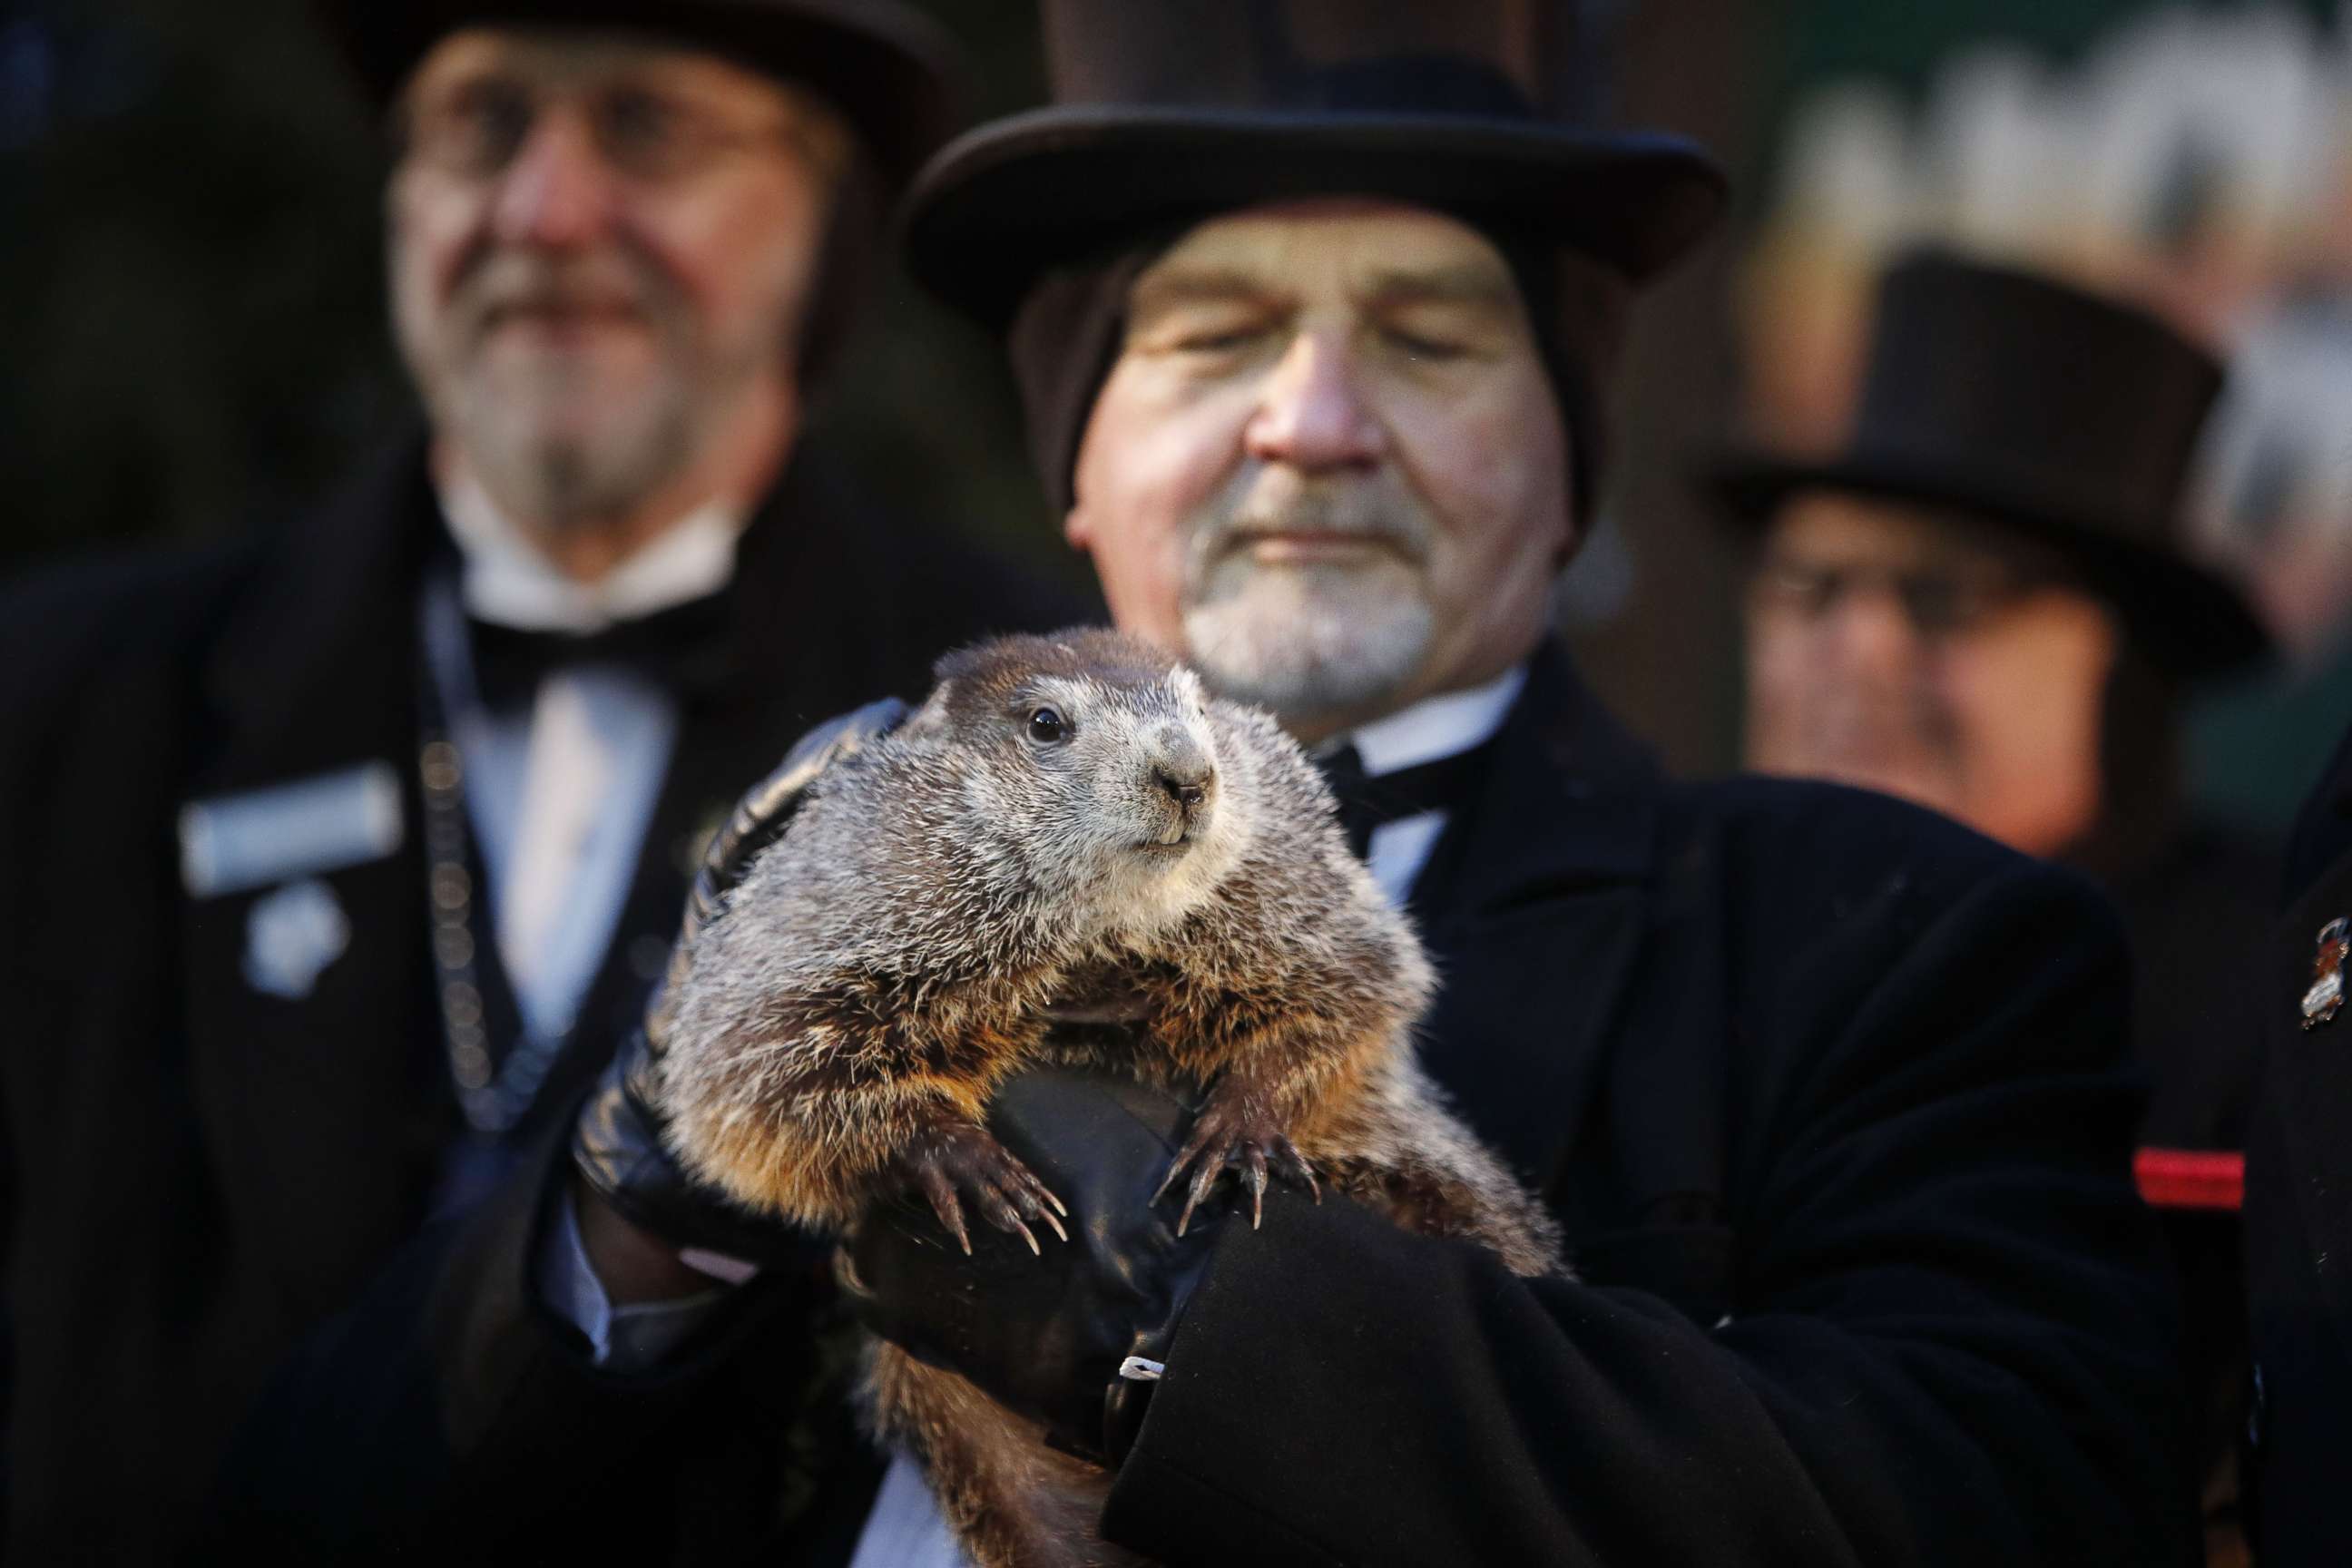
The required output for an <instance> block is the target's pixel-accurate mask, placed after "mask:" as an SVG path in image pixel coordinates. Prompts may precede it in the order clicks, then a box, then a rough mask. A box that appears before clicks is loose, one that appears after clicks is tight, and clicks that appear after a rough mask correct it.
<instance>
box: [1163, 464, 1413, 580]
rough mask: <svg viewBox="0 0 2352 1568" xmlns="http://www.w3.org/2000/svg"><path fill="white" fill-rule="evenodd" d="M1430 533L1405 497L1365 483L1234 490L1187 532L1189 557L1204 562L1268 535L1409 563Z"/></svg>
mask: <svg viewBox="0 0 2352 1568" xmlns="http://www.w3.org/2000/svg"><path fill="white" fill-rule="evenodd" d="M1433 532H1434V529H1433V526H1432V524H1431V523H1430V521H1429V520H1428V518H1427V517H1426V516H1425V515H1424V514H1423V511H1422V509H1421V508H1420V507H1419V506H1418V505H1417V504H1416V503H1415V501H1414V500H1413V499H1412V497H1411V496H1410V495H1406V494H1402V493H1400V491H1399V489H1398V488H1397V487H1396V486H1395V484H1394V483H1393V482H1382V481H1381V480H1378V479H1311V480H1306V481H1299V482H1294V483H1288V484H1278V485H1269V484H1267V483H1265V482H1258V483H1244V484H1243V485H1239V486H1236V487H1235V489H1234V490H1233V491H1232V492H1231V493H1230V494H1228V495H1227V496H1225V497H1223V498H1220V500H1219V501H1218V502H1217V503H1215V504H1213V505H1212V506H1210V507H1209V508H1207V509H1205V510H1203V511H1202V514H1201V515H1200V517H1199V518H1198V519H1197V520H1196V521H1195V523H1194V526H1193V531H1192V549H1193V552H1194V559H1195V560H1197V561H1201V562H1204V563H1205V562H1207V561H1211V560H1213V559H1215V558H1216V557H1218V556H1221V555H1223V554H1226V553H1229V552H1232V551H1234V550H1237V549H1241V548H1244V547H1245V546H1247V545H1248V544H1249V543H1250V542H1251V541H1252V540H1254V539H1256V538H1259V537H1263V536H1265V535H1268V534H1297V533H1308V534H1328V535H1331V536H1333V537H1336V538H1346V539H1359V540H1362V541H1363V542H1366V543H1370V544H1380V545H1385V546H1386V547H1388V548H1389V549H1391V550H1392V551H1394V552H1397V553H1398V554H1400V555H1402V556H1403V557H1404V558H1405V559H1407V560H1409V561H1413V562H1418V561H1420V560H1422V559H1423V557H1425V556H1426V555H1427V554H1428V553H1429V548H1430V540H1431V536H1432V534H1433Z"/></svg>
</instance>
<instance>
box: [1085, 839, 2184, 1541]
mask: <svg viewBox="0 0 2352 1568" xmlns="http://www.w3.org/2000/svg"><path fill="white" fill-rule="evenodd" d="M1922 918H1923V925H1922V929H1921V930H1920V931H1919V934H1918V935H1917V937H1916V940H1915V941H1912V942H1908V943H1907V945H1906V946H1905V947H1903V948H1902V949H1901V952H1902V953H1903V955H1904V956H1902V957H1901V959H1900V960H1899V962H1897V963H1895V964H1894V965H1892V966H1891V967H1884V968H1875V969H1872V970H1871V973H1872V979H1871V981H1870V983H1868V984H1864V985H1862V986H1853V985H1848V986H1844V987H1842V988H1838V987H1829V986H1826V985H1817V984H1816V983H1817V982H1818V981H1819V980H1820V977H1821V976H1822V975H1827V974H1835V973H1843V972H1848V971H1850V970H1851V969H1853V967H1854V966H1852V965H1848V964H1846V963H1843V962H1841V961H1840V958H1839V956H1838V955H1837V954H1834V953H1831V954H1818V953H1817V954H1816V955H1815V956H1816V957H1817V958H1818V959H1820V962H1819V963H1818V964H1807V965H1804V966H1802V972H1801V973H1791V974H1790V976H1788V978H1787V980H1786V982H1785V987H1796V988H1803V987H1806V986H1809V985H1814V986H1815V988H1816V989H1817V990H1818V991H1819V992H1820V993H1821V994H1818V995H1814V996H1811V998H1810V999H1806V1000H1801V1001H1800V1002H1798V1003H1796V1004H1793V1005H1791V1008H1790V1015H1791V1016H1790V1017H1788V1018H1784V1019H1782V1020H1780V1022H1779V1023H1776V1024H1775V1025H1774V1026H1773V1031H1772V1032H1774V1033H1775V1034H1778V1035H1781V1036H1782V1037H1783V1040H1782V1041H1764V1042H1760V1043H1759V1044H1758V1045H1757V1047H1756V1050H1757V1051H1758V1052H1759V1053H1766V1054H1769V1053H1771V1052H1774V1051H1780V1052H1783V1053H1785V1054H1786V1055H1787V1056H1788V1057H1789V1058H1790V1059H1788V1060H1785V1061H1777V1062H1774V1061H1765V1062H1749V1063H1747V1064H1745V1065H1744V1066H1743V1068H1739V1069H1736V1070H1735V1073H1734V1079H1733V1081H1734V1082H1735V1083H1738V1084H1742V1085H1744V1086H1745V1089H1744V1092H1747V1093H1748V1094H1751V1095H1752V1096H1753V1097H1754V1100H1755V1103H1752V1104H1750V1105H1749V1106H1748V1107H1746V1108H1745V1111H1744V1113H1745V1114H1746V1115H1747V1116H1748V1118H1749V1119H1750V1120H1751V1121H1753V1122H1754V1123H1755V1124H1756V1125H1757V1126H1758V1127H1759V1128H1760V1129H1761V1131H1760V1133H1759V1135H1758V1136H1755V1137H1754V1138H1752V1139H1750V1140H1748V1141H1747V1142H1749V1143H1752V1146H1753V1150H1754V1152H1752V1153H1748V1152H1743V1153H1742V1154H1741V1155H1740V1156H1739V1157H1738V1158H1737V1159H1736V1160H1735V1162H1734V1164H1733V1167H1732V1171H1733V1176H1732V1184H1731V1190H1730V1191H1729V1192H1728V1193H1727V1198H1728V1200H1729V1202H1730V1204H1731V1208H1732V1217H1733V1221H1734V1228H1735V1231H1736V1233H1737V1234H1738V1238H1739V1240H1738V1245H1739V1264H1738V1279H1737V1282H1736V1286H1735V1299H1736V1301H1737V1306H1736V1309H1735V1315H1734V1316H1733V1317H1731V1318H1728V1319H1727V1320H1726V1321H1723V1322H1721V1323H1704V1322H1694V1321H1689V1320H1688V1319H1686V1318H1685V1317H1683V1316H1682V1315H1681V1314H1680V1313H1678V1312H1677V1311H1676V1310H1675V1309H1674V1308H1672V1307H1670V1306H1669V1305H1667V1304H1666V1303H1665V1302H1664V1301H1663V1300H1660V1299H1657V1298H1654V1297H1651V1296H1646V1295H1643V1294H1641V1293H1639V1292H1634V1291H1629V1290H1619V1289H1594V1288H1588V1287H1584V1286H1580V1285H1575V1284H1567V1283H1553V1282H1542V1283H1531V1282H1528V1281H1525V1280H1521V1279H1515V1278H1513V1277H1511V1276H1509V1275H1508V1274H1507V1273H1506V1272H1505V1271H1504V1270H1503V1269H1501V1268H1499V1267H1498V1266H1497V1265H1496V1263H1495V1262H1494V1260H1493V1259H1492V1258H1488V1257H1486V1256H1485V1255H1484V1254H1481V1253H1479V1252H1477V1251H1475V1250H1474V1249H1471V1248H1468V1247H1464V1246H1461V1245H1456V1244H1451V1243H1444V1242H1438V1241H1433V1240H1429V1239H1426V1238H1423V1237H1412V1236H1408V1235H1405V1234H1402V1233H1401V1232H1399V1231H1396V1230H1394V1229H1392V1228H1391V1227H1390V1226H1386V1225H1385V1224H1383V1223H1381V1222H1380V1221H1379V1220H1377V1219H1376V1218H1374V1217H1372V1216H1370V1215H1368V1214H1366V1213H1364V1212H1361V1211H1358V1210H1353V1209H1350V1208H1349V1207H1347V1206H1345V1205H1324V1206H1322V1207H1321V1208H1316V1207H1314V1206H1311V1205H1307V1204H1305V1203H1303V1202H1299V1201H1291V1202H1286V1203H1284V1204H1281V1205H1269V1206H1268V1209H1267V1214H1266V1224H1265V1229H1264V1230H1263V1231H1262V1232H1258V1233H1255V1234H1253V1233H1252V1232H1250V1231H1249V1230H1248V1229H1246V1228H1245V1227H1240V1226H1235V1227H1233V1231H1232V1234H1231V1235H1230V1236H1229V1237H1227V1238H1226V1239H1225V1240H1224V1241H1223V1242H1222V1243H1221V1245H1220V1248H1219V1254H1218V1256H1217V1258H1216V1259H1215V1260H1214V1264H1213V1271H1212V1273H1211V1275H1210V1277H1209V1278H1208V1279H1206V1281H1205V1282H1204V1284H1203V1286H1202V1289H1201V1292H1200V1294H1199V1295H1198V1296H1197V1297H1196V1298H1195V1300H1193V1302H1192V1306H1191V1308H1190V1310H1189V1311H1188V1313H1187V1316H1186V1318H1185V1321H1184V1324H1183V1327H1182V1330H1181V1333H1180V1334H1179V1336H1178V1338H1177V1341H1176V1342H1175V1344H1174V1347H1173V1351H1172V1353H1171V1355H1170V1357H1169V1359H1168V1370H1167V1373H1166V1377H1165V1381H1163V1382H1162V1383H1161V1384H1160V1385H1159V1387H1158V1389H1157V1391H1156V1393H1155V1394H1154V1396H1153V1401H1152V1405H1151V1409H1150V1415H1149V1417H1148V1419H1147V1421H1146V1422H1145V1425H1144V1426H1143V1429H1142V1433H1141V1436H1140V1437H1139V1441H1138V1444H1137V1447H1136V1448H1135V1450H1134V1452H1133V1454H1132V1456H1131V1457H1130V1458H1129V1460H1128V1462H1127V1465H1126V1467H1125V1468H1124V1469H1123V1470H1122V1472H1121V1473H1120V1475H1119V1478H1118V1483H1117V1485H1116V1488H1115V1489H1114V1491H1113V1493H1112V1498H1111V1502H1110V1506H1109V1509H1108V1511H1107V1513H1106V1515H1105V1531H1106V1533H1107V1534H1108V1535H1109V1536H1110V1537H1111V1538H1112V1539H1113V1540H1115V1541H1118V1542H1121V1543H1123V1544H1127V1545H1130V1546H1133V1547H1135V1548H1137V1549H1139V1550H1141V1551H1143V1552H1148V1553H1150V1554H1151V1555H1152V1556H1154V1557H1156V1558H1159V1559H1161V1560H1164V1561H1166V1562H1169V1563H1234V1562H1244V1561H1249V1562H1255V1561H1264V1560H1267V1559H1268V1558H1269V1557H1272V1556H1276V1555H1278V1556H1279V1557H1280V1560H1282V1561H1284V1562H1291V1563H1330V1564H1338V1563H1350V1564H1381V1563H1399V1564H1402V1563H1675V1564H1706V1563H1725V1564H1730V1563H1741V1564H1750V1563H1805V1564H1823V1563H1867V1564H1871V1565H1873V1568H1876V1565H1879V1564H1891V1563H1951V1564H1955V1565H1958V1564H1984V1563H2069V1564H2080V1563H2118V1564H2121V1563H2131V1564H2150V1563H2176V1562H2182V1561H2186V1560H2188V1558H2189V1554H2190V1553H2191V1552H2193V1535H2192V1533H2191V1531H2190V1530H2189V1511H2188V1508H2187V1504H2188V1502H2189V1491H2188V1489H2187V1488H2186V1487H2185V1486H2184V1485H2182V1484H2181V1483H2180V1480H2179V1477H2180V1476H2181V1474H2182V1473H2183V1472H2182V1470H2181V1468H2179V1459H2178V1455H2179V1448H2178V1436H2177V1426H2178V1416H2179V1413H2178V1412H2177V1411H2176V1410H2175V1409H2174V1408H2173V1405H2174V1401H2175V1400H2176V1398H2177V1392H2176V1380H2175V1378H2174V1375H2173V1373H2172V1366H2173V1361H2172V1356H2173V1339H2174V1335H2175V1333H2176V1331H2177V1330H2176V1325H2175V1322H2174V1317H2175V1313H2176V1308H2175V1306H2174V1304H2173V1301H2172V1298H2171V1292H2170V1289H2169V1285H2168V1280H2167V1279H2165V1277H2164V1275H2163V1273H2162V1271H2161V1268H2160V1266H2159V1265H2158V1264H2157V1263H2156V1262H2155V1261H2154V1258H2156V1256H2157V1254H2156V1252H2155V1250H2154V1243H2153V1240H2152V1235H2151V1232H2150V1231H2149V1229H2148V1227H2147V1216H2146V1214H2145V1211H2144V1210H2143V1209H2142V1207H2141V1205H2140V1204H2139V1200H2138V1198H2137V1194H2136V1193H2135V1191H2134V1189H2133V1187H2132V1185H2131V1183H2130V1181H2129V1178H2128V1174H2127V1172H2128V1160H2127V1153H2128V1149H2129V1143H2130V1135H2131V1128H2132V1123H2133V1120H2134V1117H2135V1115H2136V1111H2137V1093H2136V1091H2135V1089H2134V1084H2133V1080H2132V1079H2130V1078H2129V1077H2127V1076H2126V1074H2125V1073H2123V1072H2122V1071H2120V1070H2119V1068H2118V1065H2117V1064H2118V1063H2119V1061H2120V1059H2121V1055H2122V1049H2121V1031H2122V1029H2123V1026H2124V1019H2123V1018H2122V1016H2121V1015H2122V1013H2123V1012H2124V1010H2125V1008H2124V1004H2123V1002H2122V1000H2121V998H2122V997H2123V995H2124V992H2125V974H2124V961H2123V955H2122V950H2121V944H2120V941H2119V938H2118V937H2117V936H2116V931H2115V924H2114V920H2113V917H2112V915H2111V914H2109V913H2108V912H2107V911H2106V910H2105V908H2104V906H2103V905H2102V904H2101V903H2100V902H2099V901H2098V900H2096V899H2095V897H2094V896H2093V895H2091V894H2090V893H2089V892H2088V891H2087V889H2084V888H2082V887H2081V886H2080V885H2079V884H2077V883H2075V882H2074V881H2073V880H2072V879H2066V878H2063V877H2061V876H2058V875H2055V874H2053V873H2051V872H2048V871H2047V870H2045V869H2042V868H2033V867H2028V866H2023V865H2016V866H2014V867H2013V868H2011V869H2009V870H2006V871H2005V872H2004V873H2002V874H2000V875H1998V876H1995V877H1993V878H1991V879H1989V880H1986V881H1983V882H1981V883H1979V885H1978V886H1977V887H1976V888H1975V889H1973V890H1972V891H1970V892H1969V893H1967V894H1966V895H1965V896H1963V897H1960V898H1958V899H1957V900H1954V901H1953V902H1952V903H1951V904H1950V906H1949V907H1948V908H1946V909H1942V910H1934V911H1929V912H1927V913H1926V914H1924V915H1923V917H1922ZM1831 940H1847V939H1845V938H1832V939H1831ZM1870 940H1872V941H1874V942H1882V943H1883V942H1884V941H1885V933H1884V931H1879V932H1876V933H1874V935H1873V936H1872V938H1871V939H1870ZM1864 967H1865V968H1867V967H1868V966H1864ZM1795 1015H1802V1018H1803V1021H1800V1020H1798V1019H1797V1018H1796V1017H1795ZM1782 1024H1785V1025H1786V1027H1785V1028H1783V1027H1781V1025H1782ZM1808 1042H1811V1043H1808ZM1743 1048H1746V1047H1743ZM1749 1069H1755V1070H1752V1071H1751V1070H1749ZM1277 1207H1278V1209H1279V1213H1278V1214H1277Z"/></svg>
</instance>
